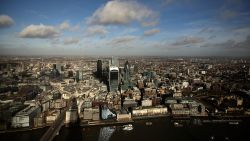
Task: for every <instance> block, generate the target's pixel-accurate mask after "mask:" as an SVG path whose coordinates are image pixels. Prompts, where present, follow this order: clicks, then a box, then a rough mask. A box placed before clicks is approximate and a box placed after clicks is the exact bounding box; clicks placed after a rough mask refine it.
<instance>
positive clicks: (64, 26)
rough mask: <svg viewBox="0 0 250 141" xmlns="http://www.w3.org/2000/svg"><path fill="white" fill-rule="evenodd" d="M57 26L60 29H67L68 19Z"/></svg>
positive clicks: (68, 26) (68, 25)
mask: <svg viewBox="0 0 250 141" xmlns="http://www.w3.org/2000/svg"><path fill="white" fill-rule="evenodd" d="M59 28H60V29H61V30H66V29H69V28H70V24H69V22H68V21H64V22H63V23H61V24H60V26H59Z"/></svg>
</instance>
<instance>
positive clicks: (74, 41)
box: [63, 38, 79, 45]
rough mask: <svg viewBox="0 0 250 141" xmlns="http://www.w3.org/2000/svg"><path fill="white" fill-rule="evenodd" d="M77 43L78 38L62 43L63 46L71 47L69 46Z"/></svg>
mask: <svg viewBox="0 0 250 141" xmlns="http://www.w3.org/2000/svg"><path fill="white" fill-rule="evenodd" d="M78 42H79V39H78V38H66V39H64V41H63V44H64V45H71V44H77V43H78Z"/></svg>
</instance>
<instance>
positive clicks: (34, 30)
mask: <svg viewBox="0 0 250 141" xmlns="http://www.w3.org/2000/svg"><path fill="white" fill-rule="evenodd" d="M19 36H20V37H22V38H53V37H57V36H59V31H58V30H57V29H56V28H55V27H53V26H49V25H43V24H40V25H33V24H32V25H29V26H27V27H25V28H24V29H23V30H22V31H21V32H20V33H19Z"/></svg>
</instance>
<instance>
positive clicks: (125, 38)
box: [108, 36, 138, 45]
mask: <svg viewBox="0 0 250 141" xmlns="http://www.w3.org/2000/svg"><path fill="white" fill-rule="evenodd" d="M137 38H138V37H136V36H121V37H116V38H114V39H112V40H111V41H110V42H109V43H108V44H112V45H118V44H126V43H129V42H132V41H134V40H136V39H137Z"/></svg>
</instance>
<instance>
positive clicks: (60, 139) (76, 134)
mask: <svg viewBox="0 0 250 141" xmlns="http://www.w3.org/2000/svg"><path fill="white" fill-rule="evenodd" d="M148 121H150V122H151V123H152V125H146V122H148ZM249 121H250V120H244V121H242V122H239V124H236V125H235V124H229V123H228V122H225V123H201V124H200V123H199V124H194V123H193V122H189V121H188V122H187V121H177V122H178V123H180V125H182V126H175V125H174V124H173V123H174V122H173V121H171V120H170V119H166V118H161V119H150V120H137V121H135V122H134V123H133V127H134V128H133V130H131V131H125V130H123V129H122V126H94V127H87V128H81V127H74V128H73V127H72V128H66V127H63V128H62V129H61V131H60V133H59V135H57V136H56V137H55V138H54V141H118V140H119V141H128V140H130V141H131V140H134V141H140V140H143V141H152V140H168V141H179V140H185V141H210V140H214V141H223V140H224V141H229V140H230V141H239V140H246V139H248V138H249V135H248V134H249V132H250V124H249V123H250V122H249ZM46 129H47V128H43V129H38V130H33V131H23V132H16V133H2V134H0V139H1V140H10V141H35V140H39V139H40V137H41V135H42V134H43V133H44V132H45V131H46Z"/></svg>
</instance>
